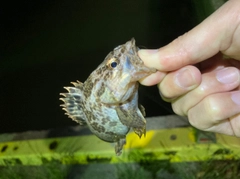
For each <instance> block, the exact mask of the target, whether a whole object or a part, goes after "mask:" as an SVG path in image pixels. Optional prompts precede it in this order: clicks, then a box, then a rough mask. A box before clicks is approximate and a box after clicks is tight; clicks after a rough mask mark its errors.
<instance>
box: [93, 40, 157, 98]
mask: <svg viewBox="0 0 240 179" xmlns="http://www.w3.org/2000/svg"><path fill="white" fill-rule="evenodd" d="M138 50H139V49H138V47H137V46H136V45H135V40H134V38H132V39H131V40H130V41H128V42H126V43H125V44H123V45H120V46H118V47H116V48H115V49H114V50H113V51H112V52H110V53H109V54H108V55H107V57H106V58H105V60H104V61H103V63H102V64H100V66H99V67H98V68H97V69H96V70H95V74H93V75H92V76H95V77H99V78H101V81H100V83H99V86H98V87H97V88H96V89H98V90H101V95H100V96H99V95H98V96H99V97H100V98H101V101H102V102H105V103H124V102H125V101H126V100H128V99H129V98H130V97H131V96H132V95H133V93H134V92H136V90H137V86H138V82H137V81H138V80H140V79H142V78H144V77H146V76H148V75H150V74H152V73H154V72H156V69H154V68H149V67H146V66H145V65H144V62H143V61H142V60H141V59H140V57H139V56H138V54H137V52H138ZM100 84H101V85H100ZM103 88H104V89H103ZM98 94H99V93H98Z"/></svg>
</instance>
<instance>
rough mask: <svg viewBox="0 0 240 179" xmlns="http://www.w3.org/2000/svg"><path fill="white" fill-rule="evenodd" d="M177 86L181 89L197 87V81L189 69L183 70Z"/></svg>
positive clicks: (178, 76) (180, 72)
mask: <svg viewBox="0 0 240 179" xmlns="http://www.w3.org/2000/svg"><path fill="white" fill-rule="evenodd" d="M176 84H177V85H178V86H180V87H181V88H188V89H189V88H191V87H193V86H195V84H196V81H195V78H193V76H192V73H191V71H190V70H189V69H182V70H181V71H179V73H178V74H177V76H176Z"/></svg>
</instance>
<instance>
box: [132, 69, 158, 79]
mask: <svg viewBox="0 0 240 179" xmlns="http://www.w3.org/2000/svg"><path fill="white" fill-rule="evenodd" d="M156 71H157V70H156V69H155V68H149V67H146V66H145V65H142V66H141V67H140V68H139V67H138V68H137V70H136V71H133V72H132V78H131V81H132V82H133V81H138V80H140V79H142V78H145V77H147V76H149V75H151V74H153V73H155V72H156Z"/></svg>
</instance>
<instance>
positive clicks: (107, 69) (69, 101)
mask: <svg viewBox="0 0 240 179" xmlns="http://www.w3.org/2000/svg"><path fill="white" fill-rule="evenodd" d="M138 50H139V48H138V47H137V46H136V45H135V39H134V38H132V39H131V40H130V41H127V42H126V43H125V44H122V45H119V46H117V47H116V48H114V49H113V51H111V52H110V53H109V54H108V55H107V56H106V58H105V59H104V61H103V62H102V63H101V64H100V65H99V66H98V67H97V68H96V69H95V70H94V71H93V72H92V73H91V74H90V75H89V77H88V78H87V79H86V81H85V82H80V81H76V82H72V85H73V86H71V87H64V88H65V89H66V90H67V92H66V93H60V95H61V98H60V100H62V101H63V102H64V103H63V104H62V105H61V107H62V109H63V110H64V111H66V113H65V114H66V115H68V117H70V118H71V119H72V120H73V121H76V122H77V123H79V124H80V125H87V126H88V128H89V129H90V131H91V132H92V133H93V134H95V135H96V136H97V137H98V138H100V139H101V140H103V141H106V142H110V143H115V153H116V155H118V156H119V155H121V153H122V149H123V146H124V145H125V144H126V135H127V134H128V132H129V130H130V129H132V130H133V131H134V132H135V133H136V134H137V135H138V136H139V137H140V138H141V137H142V135H144V136H145V135H146V119H145V116H146V113H145V109H144V107H143V106H142V105H141V104H139V102H138V87H139V82H138V81H139V80H140V79H142V78H144V77H146V76H148V75H150V74H152V73H155V72H156V69H154V68H149V67H147V66H145V65H144V62H143V61H142V60H141V59H140V57H139V56H138V54H137V52H138Z"/></svg>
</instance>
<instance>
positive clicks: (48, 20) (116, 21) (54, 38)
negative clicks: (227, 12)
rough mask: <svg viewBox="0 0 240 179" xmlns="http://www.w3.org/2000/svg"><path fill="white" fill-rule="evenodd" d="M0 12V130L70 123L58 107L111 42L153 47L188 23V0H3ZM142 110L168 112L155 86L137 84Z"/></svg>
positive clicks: (189, 25) (190, 12) (190, 20)
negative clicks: (66, 91)
mask: <svg viewBox="0 0 240 179" xmlns="http://www.w3.org/2000/svg"><path fill="white" fill-rule="evenodd" d="M0 8H1V11H0V16H1V18H2V20H1V24H0V28H1V29H0V30H1V31H0V33H1V40H0V47H1V48H0V50H1V51H0V133H5V132H19V131H26V130H40V129H49V128H61V127H64V126H70V125H77V123H75V122H73V121H71V120H70V119H69V118H67V116H65V115H64V112H63V111H62V110H61V108H60V107H59V105H60V104H61V101H59V93H60V92H64V89H63V86H68V85H70V82H71V81H75V80H80V81H84V80H85V79H86V78H87V77H88V75H89V74H90V73H91V72H92V71H93V70H94V69H95V68H96V67H97V66H98V64H100V63H101V62H102V61H103V59H104V58H105V56H106V55H107V54H108V53H109V52H110V51H111V50H112V49H113V48H114V47H116V46H118V45H120V44H123V43H125V42H126V41H128V40H130V38H132V37H134V38H135V39H136V41H137V45H138V46H140V47H146V48H158V47H161V46H163V45H166V44H167V43H169V42H171V41H172V40H173V39H175V38H176V37H178V36H179V35H181V34H183V33H185V32H187V31H188V30H190V29H191V28H192V27H193V26H194V25H195V24H196V23H195V22H196V19H195V13H194V10H193V9H194V8H193V5H192V3H191V1H190V0H181V1H179V0H138V1H136V0H128V1H123V0H115V1H113V0H104V1H97V0H68V1H67V0H55V1H47V0H41V1H39V0H35V1H26V0H22V1H18V2H15V1H14V2H12V1H8V2H5V4H2V5H1V7H0ZM140 101H141V103H142V104H143V105H144V106H145V108H146V112H147V116H157V115H166V114H171V113H172V111H171V107H170V105H169V104H167V103H164V102H163V101H162V100H161V99H160V97H159V94H158V90H157V88H156V87H143V86H141V87H140Z"/></svg>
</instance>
